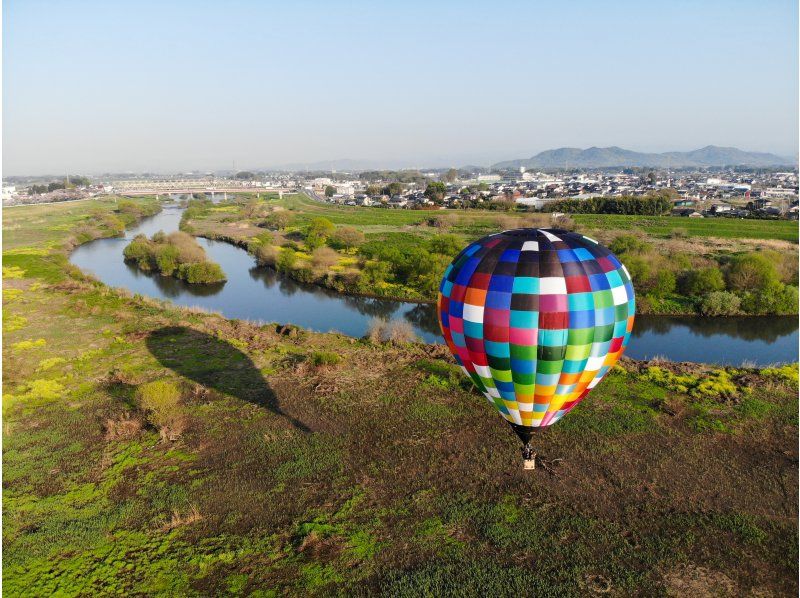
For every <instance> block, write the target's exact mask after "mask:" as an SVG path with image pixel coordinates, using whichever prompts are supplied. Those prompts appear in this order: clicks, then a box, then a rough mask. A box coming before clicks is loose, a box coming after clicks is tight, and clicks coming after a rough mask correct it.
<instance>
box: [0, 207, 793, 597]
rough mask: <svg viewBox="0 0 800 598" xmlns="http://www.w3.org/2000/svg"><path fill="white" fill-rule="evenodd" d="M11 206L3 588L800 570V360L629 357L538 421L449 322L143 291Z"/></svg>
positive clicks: (701, 576)
mask: <svg viewBox="0 0 800 598" xmlns="http://www.w3.org/2000/svg"><path fill="white" fill-rule="evenodd" d="M112 208H113V205H111V204H109V203H102V202H97V203H87V204H84V205H82V206H69V207H61V206H47V207H46V208H44V207H36V208H19V209H14V210H5V212H4V233H5V234H4V238H5V246H4V260H5V263H4V285H3V303H4V318H3V320H4V321H3V327H4V342H3V356H4V361H5V369H4V374H5V387H4V389H3V391H4V397H3V407H4V428H3V436H4V455H3V466H4V467H3V484H4V501H3V508H4V529H3V534H4V536H3V542H4V549H5V550H4V561H3V582H4V589H5V592H6V593H7V594H8V595H9V596H21V595H29V596H44V595H53V594H58V595H89V594H98V595H105V594H111V593H114V592H117V593H126V594H138V595H164V596H175V595H198V596H200V595H205V596H207V595H250V596H274V595H280V594H286V593H288V594H290V595H302V596H306V595H331V594H332V593H337V592H341V593H350V594H352V593H357V592H361V593H366V592H368V591H372V592H378V591H381V592H383V593H384V594H386V595H393V596H419V595H424V594H426V593H427V594H428V595H436V596H444V595H448V594H449V593H452V594H458V595H477V594H478V593H480V594H481V595H498V596H501V595H513V596H519V595H531V594H535V595H537V596H559V597H562V596H584V595H587V594H601V593H607V594H608V593H611V594H615V595H635V594H638V595H647V596H653V595H659V594H666V593H671V594H673V595H683V596H686V595H709V594H713V595H725V594H726V593H727V594H728V595H748V594H754V595H755V593H756V592H758V593H759V594H758V595H793V594H796V592H797V574H798V570H797V562H798V558H797V498H798V496H797V488H798V484H797V481H798V480H797V459H798V455H797V432H798V427H797V426H798V422H797V411H798V405H797V369H796V366H790V367H786V368H781V369H766V370H753V369H717V368H713V369H711V368H705V367H703V366H688V365H686V366H675V365H670V364H642V363H636V362H632V361H624V362H623V364H622V366H621V367H619V368H615V370H614V371H613V372H612V373H611V374H610V375H609V377H608V379H607V380H605V381H604V382H603V383H602V384H601V385H600V386H599V387H598V388H597V389H595V391H594V392H593V393H592V395H591V396H590V397H589V398H588V399H587V400H586V401H585V402H584V403H583V404H582V405H580V406H579V407H578V408H577V409H576V410H575V411H574V412H572V413H571V414H570V415H569V416H568V417H567V418H565V419H564V421H563V422H560V423H559V424H558V425H556V426H554V427H553V428H552V429H548V430H547V431H545V432H543V433H542V434H541V435H540V436H539V437H538V438H537V448H538V449H539V451H540V454H541V455H543V456H544V457H546V458H549V459H551V460H552V459H555V458H564V461H562V462H561V463H560V464H559V465H558V466H555V468H554V471H555V472H556V475H553V476H551V475H548V474H547V473H546V472H545V471H543V470H537V471H536V472H534V473H525V472H523V471H522V470H521V467H520V461H519V447H518V442H517V441H516V440H515V438H514V437H513V434H512V433H511V431H510V429H508V427H507V426H506V425H505V424H504V423H503V422H502V421H501V419H500V417H499V416H498V415H497V414H496V413H493V412H492V410H491V409H490V408H489V407H488V405H486V403H485V400H484V399H483V398H482V397H481V396H479V395H478V394H477V393H476V392H475V391H473V390H471V389H470V387H469V386H468V385H467V384H466V383H465V381H464V379H463V376H462V375H461V374H460V373H459V371H458V370H457V368H456V367H455V365H454V364H453V363H452V361H451V360H450V358H449V357H448V356H446V355H444V353H443V351H444V350H443V349H442V348H441V347H435V346H423V345H396V344H372V343H370V342H368V341H354V340H352V339H349V338H346V337H343V336H339V335H332V334H331V335H323V334H310V333H306V332H303V331H300V332H299V333H298V334H297V335H294V336H286V335H280V334H277V333H276V332H275V330H274V328H273V327H271V326H264V327H258V326H255V325H250V324H246V323H243V322H237V321H228V320H225V319H222V318H220V317H218V316H215V315H211V314H203V313H199V312H196V311H189V310H184V309H179V308H176V307H173V306H170V305H169V304H163V303H160V302H155V301H149V300H144V299H142V298H138V297H129V296H126V295H125V294H124V293H119V292H116V291H113V290H111V289H108V288H106V287H104V286H103V285H101V284H99V283H97V282H93V281H91V280H87V279H84V278H83V277H82V276H80V274H79V273H77V272H75V271H74V269H72V268H69V266H68V264H67V263H66V260H65V258H64V254H63V250H62V248H61V246H62V241H61V240H62V239H64V238H67V237H70V236H71V233H70V231H71V230H74V228H75V227H79V226H81V223H82V222H86V219H87V216H88V214H89V213H90V212H91V210H94V209H97V210H100V211H104V212H108V211H110V210H111V209H112Z"/></svg>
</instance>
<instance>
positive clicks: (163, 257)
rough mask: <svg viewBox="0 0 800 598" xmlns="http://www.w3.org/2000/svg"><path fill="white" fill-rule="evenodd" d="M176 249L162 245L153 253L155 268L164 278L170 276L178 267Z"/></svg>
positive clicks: (172, 246)
mask: <svg viewBox="0 0 800 598" xmlns="http://www.w3.org/2000/svg"><path fill="white" fill-rule="evenodd" d="M178 255H179V252H178V248H177V247H175V246H174V245H163V246H161V247H159V248H158V249H157V250H156V251H155V259H156V268H157V269H158V271H159V272H161V274H163V275H164V276H170V275H171V274H172V273H173V272H174V271H175V269H176V268H177V267H178Z"/></svg>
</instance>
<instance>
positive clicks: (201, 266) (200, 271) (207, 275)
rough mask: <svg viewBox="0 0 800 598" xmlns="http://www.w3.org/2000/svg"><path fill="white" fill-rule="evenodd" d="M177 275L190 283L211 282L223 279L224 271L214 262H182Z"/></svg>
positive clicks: (222, 280)
mask: <svg viewBox="0 0 800 598" xmlns="http://www.w3.org/2000/svg"><path fill="white" fill-rule="evenodd" d="M179 276H180V278H183V279H184V280H185V281H186V282H188V283H192V284H212V283H215V282H224V281H225V273H224V272H223V271H222V268H221V267H220V265H219V264H215V263H214V262H199V263H196V264H182V265H181V266H180V267H179Z"/></svg>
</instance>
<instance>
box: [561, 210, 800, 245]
mask: <svg viewBox="0 0 800 598" xmlns="http://www.w3.org/2000/svg"><path fill="white" fill-rule="evenodd" d="M571 217H572V218H573V219H574V220H575V223H576V224H577V225H578V226H579V227H585V228H593V229H598V230H624V231H629V230H635V231H639V232H643V233H645V234H647V235H652V236H656V237H668V236H670V235H674V234H675V231H676V230H677V231H679V234H685V236H689V237H719V238H723V239H764V240H781V241H790V242H792V243H797V240H798V223H797V222H791V221H788V220H746V219H736V218H683V217H680V216H621V215H619V216H618V215H613V214H572V215H571Z"/></svg>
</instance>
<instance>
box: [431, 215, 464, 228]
mask: <svg viewBox="0 0 800 598" xmlns="http://www.w3.org/2000/svg"><path fill="white" fill-rule="evenodd" d="M457 222H458V216H456V215H455V214H438V215H437V216H434V217H433V218H429V219H428V224H429V225H430V226H434V227H436V228H438V229H440V230H449V229H450V228H451V227H452V226H454V225H455V224H456V223H457Z"/></svg>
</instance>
